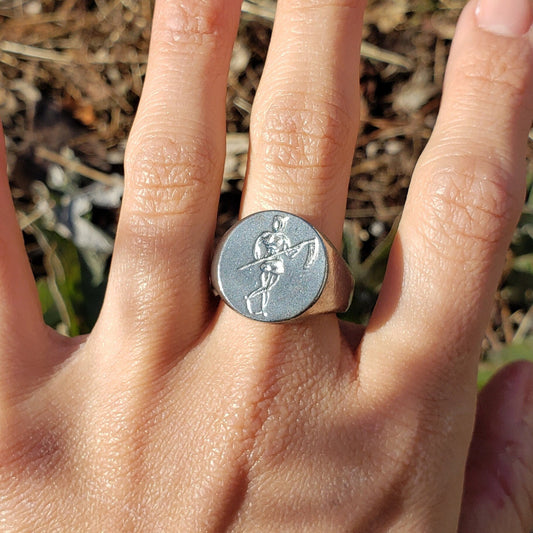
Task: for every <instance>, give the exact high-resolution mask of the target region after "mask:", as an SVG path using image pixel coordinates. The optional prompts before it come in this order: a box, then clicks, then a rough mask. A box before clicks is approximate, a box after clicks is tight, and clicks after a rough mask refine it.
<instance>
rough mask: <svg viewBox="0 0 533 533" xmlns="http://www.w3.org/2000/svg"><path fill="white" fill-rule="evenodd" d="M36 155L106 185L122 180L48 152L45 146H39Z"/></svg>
mask: <svg viewBox="0 0 533 533" xmlns="http://www.w3.org/2000/svg"><path fill="white" fill-rule="evenodd" d="M35 155H36V156H37V157H40V158H42V159H46V160H47V161H50V162H51V163H55V164H57V165H60V166H62V167H63V168H65V169H67V170H70V171H72V172H76V173H78V174H80V175H82V176H85V177H86V178H89V179H91V180H94V181H98V182H100V183H103V184H104V185H115V184H116V183H117V180H118V179H120V178H117V177H114V176H110V175H108V174H104V173H103V172H100V171H99V170H96V169H94V168H91V167H88V166H87V165H84V164H83V163H79V162H78V161H72V160H70V159H68V158H66V157H64V156H62V155H61V154H58V153H56V152H52V151H51V150H48V148H45V147H44V146H38V147H37V148H36V149H35Z"/></svg>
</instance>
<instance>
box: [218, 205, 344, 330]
mask: <svg viewBox="0 0 533 533" xmlns="http://www.w3.org/2000/svg"><path fill="white" fill-rule="evenodd" d="M211 283H212V285H213V289H214V291H215V292H216V293H217V294H218V295H220V297H221V298H222V299H223V300H224V302H225V303H226V304H227V305H229V306H230V307H231V308H232V309H234V310H235V311H237V312H238V313H240V314H241V315H243V316H245V317H248V318H251V319H253V320H259V321H261V322H287V321H289V320H294V319H296V318H299V317H302V316H308V315H311V314H322V313H330V312H335V313H342V312H344V311H346V310H347V309H348V307H349V306H350V303H351V298H352V292H353V287H354V279H353V276H352V274H351V272H350V270H349V268H348V265H347V264H346V262H345V261H344V259H343V258H342V257H341V255H340V254H339V252H338V251H337V250H336V249H335V248H334V246H333V245H332V244H331V243H330V242H329V240H328V239H327V238H326V237H324V236H323V235H322V234H320V233H319V232H318V231H317V230H316V229H315V228H314V227H313V226H312V225H311V224H309V222H306V221H305V220H304V219H302V218H300V217H298V216H296V215H293V214H291V213H286V212H284V211H261V212H258V213H254V214H253V215H250V216H248V217H246V218H244V219H242V220H241V221H239V222H237V224H235V225H234V226H233V227H232V228H230V229H229V230H228V232H227V233H226V234H225V235H224V237H223V238H222V239H221V240H220V242H219V243H218V246H217V247H216V250H215V253H214V256H213V263H212V266H211Z"/></svg>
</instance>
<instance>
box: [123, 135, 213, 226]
mask: <svg viewBox="0 0 533 533" xmlns="http://www.w3.org/2000/svg"><path fill="white" fill-rule="evenodd" d="M210 145H211V143H210V142H209V140H208V139H206V138H202V137H196V138H189V139H181V140H179V141H177V140H172V139H171V138H169V137H168V136H165V135H164V134H157V135H152V136H151V137H148V138H147V137H145V138H143V139H142V141H141V142H135V148H131V149H129V150H128V154H127V158H126V160H127V163H126V178H127V179H126V190H125V198H124V200H125V205H126V206H127V209H128V213H129V214H130V215H138V217H139V218H140V219H142V218H146V217H148V218H149V219H150V220H151V221H153V219H156V218H160V219H165V218H173V217H175V216H177V215H180V214H187V215H194V214H195V213H196V212H198V211H199V210H201V209H203V206H205V202H206V200H207V198H208V196H209V190H210V183H211V182H212V180H213V179H214V175H215V173H216V171H217V158H216V157H215V156H214V155H213V154H214V149H213V150H212V149H210Z"/></svg>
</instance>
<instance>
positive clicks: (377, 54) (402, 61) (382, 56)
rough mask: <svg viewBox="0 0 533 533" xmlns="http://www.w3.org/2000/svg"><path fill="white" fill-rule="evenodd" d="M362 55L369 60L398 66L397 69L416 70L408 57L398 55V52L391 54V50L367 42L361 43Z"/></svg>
mask: <svg viewBox="0 0 533 533" xmlns="http://www.w3.org/2000/svg"><path fill="white" fill-rule="evenodd" d="M361 55H362V56H363V57H366V58H367V59H373V60H374V61H380V62H381V63H388V64H390V65H396V66H397V67H402V68H404V69H406V70H413V68H414V65H413V62H412V61H411V60H410V59H409V58H408V57H405V56H403V55H401V54H397V53H396V52H391V51H390V50H384V49H383V48H380V47H379V46H376V45H374V44H370V43H368V42H366V41H363V42H362V43H361Z"/></svg>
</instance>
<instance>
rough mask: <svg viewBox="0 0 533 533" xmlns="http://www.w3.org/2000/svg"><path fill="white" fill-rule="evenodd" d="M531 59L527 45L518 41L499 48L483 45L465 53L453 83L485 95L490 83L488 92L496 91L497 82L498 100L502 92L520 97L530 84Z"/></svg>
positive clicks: (475, 93) (475, 94) (521, 97)
mask: <svg viewBox="0 0 533 533" xmlns="http://www.w3.org/2000/svg"><path fill="white" fill-rule="evenodd" d="M532 60H533V57H532V53H531V50H530V49H529V47H524V46H522V45H521V43H519V42H517V43H511V44H510V45H509V46H508V47H506V48H503V49H502V48H499V49H498V50H495V49H493V48H491V47H483V48H480V49H479V50H478V51H477V53H476V54H470V55H467V56H465V57H464V59H463V61H462V62H461V64H460V65H459V66H458V69H457V71H456V75H457V76H458V78H457V80H456V83H457V85H458V86H464V87H466V90H467V91H469V92H470V93H471V94H472V95H473V96H474V97H475V98H476V99H478V98H479V97H480V95H485V94H486V93H487V89H488V88H489V87H490V88H491V89H490V91H491V94H495V93H494V87H495V86H496V87H498V88H500V89H501V92H500V98H499V100H500V101H502V96H504V95H508V96H510V97H514V98H517V99H520V100H523V99H524V96H525V95H527V94H528V93H529V91H530V88H531V83H532V80H531V69H530V65H531V62H532ZM493 100H494V99H493ZM493 103H494V104H497V102H493Z"/></svg>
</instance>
